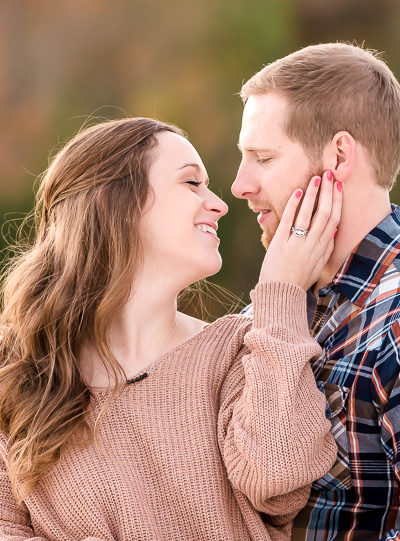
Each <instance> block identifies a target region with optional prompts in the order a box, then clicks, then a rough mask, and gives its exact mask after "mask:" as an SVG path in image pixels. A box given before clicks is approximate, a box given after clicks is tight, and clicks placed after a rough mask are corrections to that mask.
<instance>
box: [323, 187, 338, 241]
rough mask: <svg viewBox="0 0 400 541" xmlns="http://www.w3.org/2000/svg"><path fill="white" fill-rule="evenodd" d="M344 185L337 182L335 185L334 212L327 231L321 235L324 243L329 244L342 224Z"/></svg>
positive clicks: (333, 196) (333, 195)
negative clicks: (340, 223)
mask: <svg viewBox="0 0 400 541" xmlns="http://www.w3.org/2000/svg"><path fill="white" fill-rule="evenodd" d="M342 196H343V193H342V183H341V182H339V181H337V182H335V183H334V185H333V194H332V210H331V215H330V217H329V220H328V223H327V224H326V227H325V230H324V231H323V233H322V235H321V242H322V243H324V244H325V243H329V240H330V239H331V238H333V237H334V235H335V231H336V230H337V227H338V225H339V222H340V216H341V212H342Z"/></svg>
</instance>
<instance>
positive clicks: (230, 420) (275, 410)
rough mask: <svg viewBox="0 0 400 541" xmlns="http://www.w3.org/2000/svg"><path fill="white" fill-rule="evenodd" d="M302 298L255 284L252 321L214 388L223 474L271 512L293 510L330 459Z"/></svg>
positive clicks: (289, 288) (315, 350) (288, 287)
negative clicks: (219, 384) (219, 389)
mask: <svg viewBox="0 0 400 541" xmlns="http://www.w3.org/2000/svg"><path fill="white" fill-rule="evenodd" d="M305 296H306V293H305V291H304V290H302V289H301V288H300V287H298V286H294V285H292V284H286V283H280V282H270V283H264V284H260V285H258V286H257V287H256V289H255V291H254V292H252V300H253V303H254V320H253V326H252V329H251V330H250V332H248V333H247V335H246V337H245V347H244V348H243V350H242V351H241V353H240V354H239V355H238V357H237V359H235V362H234V363H233V365H232V367H231V370H230V371H229V373H228V375H227V377H226V379H225V382H224V384H223V387H222V392H221V401H220V414H219V423H218V437H219V444H220V449H221V454H222V456H223V459H224V462H225V465H226V468H227V472H228V477H229V479H230V481H231V483H232V486H233V487H234V488H235V489H236V490H239V491H240V492H242V493H244V494H245V495H246V496H247V498H248V499H249V500H250V501H251V503H252V504H253V506H254V507H256V509H258V510H259V511H262V512H264V513H267V514H270V515H293V514H295V513H296V512H298V511H299V510H300V509H301V508H302V507H303V506H304V505H305V503H306V501H307V497H308V493H309V488H308V487H309V485H310V484H311V482H312V481H314V480H315V479H318V478H319V477H321V476H322V475H324V474H325V473H326V472H327V471H328V470H329V469H330V467H331V466H332V464H333V462H334V460H335V457H336V445H335V443H334V439H333V437H332V436H331V434H330V432H329V431H330V423H329V421H328V420H327V419H326V418H325V399H324V396H323V394H322V393H321V392H320V391H319V390H318V389H317V386H316V384H315V380H314V376H313V373H312V370H311V366H310V362H309V360H310V359H312V358H313V357H316V356H318V355H319V353H320V351H321V349H320V347H319V346H318V344H317V343H316V342H315V341H314V340H313V339H312V338H311V337H310V335H309V332H308V327H307V318H306V308H305ZM290 493H291V494H290ZM283 495H285V497H282V496H283Z"/></svg>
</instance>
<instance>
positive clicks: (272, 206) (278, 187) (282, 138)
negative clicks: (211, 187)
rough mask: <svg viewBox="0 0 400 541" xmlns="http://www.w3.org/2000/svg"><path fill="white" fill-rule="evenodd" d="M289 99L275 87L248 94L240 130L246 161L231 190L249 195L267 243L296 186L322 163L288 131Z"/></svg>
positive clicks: (318, 171) (319, 171)
mask: <svg viewBox="0 0 400 541" xmlns="http://www.w3.org/2000/svg"><path fill="white" fill-rule="evenodd" d="M286 105H287V100H286V98H284V97H282V96H280V95H278V94H276V93H268V94H259V95H254V96H250V98H249V99H248V100H247V102H246V105H245V107H244V111H243V120H242V128H241V130H240V136H239V149H240V151H241V152H242V161H241V164H240V167H239V170H238V173H237V176H236V179H235V182H234V183H233V185H232V193H233V195H235V196H236V197H239V198H240V199H247V200H248V202H249V207H250V208H251V209H252V210H253V211H254V212H256V213H257V214H258V217H257V221H258V223H259V224H260V226H261V228H262V230H263V234H262V237H261V240H262V243H263V244H264V246H265V248H267V247H268V245H269V243H270V242H271V239H272V237H273V236H274V233H275V231H276V228H277V227H278V224H279V221H280V219H281V216H282V212H283V210H284V208H285V205H286V203H287V201H288V199H289V197H290V196H291V194H292V193H293V192H294V190H295V189H296V188H302V189H303V190H304V189H305V188H306V186H307V185H308V183H309V181H310V179H311V177H312V176H314V175H320V174H322V166H321V167H320V166H319V164H315V163H312V162H311V160H310V159H309V158H308V156H307V155H306V153H305V151H304V148H303V147H302V145H301V144H300V143H297V142H295V141H292V140H291V139H289V137H288V136H287V135H286V133H285V130H284V125H285V114H286V111H285V110H286ZM298 225H299V226H301V224H298Z"/></svg>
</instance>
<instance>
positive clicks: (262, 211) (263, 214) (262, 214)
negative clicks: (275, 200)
mask: <svg viewBox="0 0 400 541" xmlns="http://www.w3.org/2000/svg"><path fill="white" fill-rule="evenodd" d="M251 210H252V211H253V212H256V213H257V214H258V216H257V222H258V223H259V224H260V225H262V224H263V223H264V222H265V221H266V220H267V219H268V215H269V214H270V213H271V209H266V208H258V207H251Z"/></svg>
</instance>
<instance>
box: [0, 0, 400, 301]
mask: <svg viewBox="0 0 400 541" xmlns="http://www.w3.org/2000/svg"><path fill="white" fill-rule="evenodd" d="M399 14H400V4H399V3H398V2H397V1H394V0H338V1H337V2H335V3H327V2H325V1H319V0H296V1H295V0H247V1H246V2H244V1H239V0H229V1H228V0H219V1H218V2H215V1H212V0H203V2H201V3H200V2H190V1H189V2H187V1H186V2H183V1H182V0H169V1H168V2H163V1H161V0H153V1H152V2H148V1H147V2H146V1H145V0H132V1H131V0H114V1H113V2H108V1H107V0H85V1H82V0H68V2H53V1H52V0H35V2H30V1H29V0H13V1H7V0H0V77H1V80H2V85H1V86H0V98H1V102H2V103H3V108H2V111H1V113H0V163H1V171H0V201H1V203H0V207H1V210H2V211H3V212H2V216H3V222H4V221H5V220H7V219H8V220H9V219H10V218H11V217H12V214H11V215H10V214H8V213H9V212H10V211H11V212H16V213H21V212H24V211H26V210H28V209H29V208H30V207H31V205H32V201H33V182H34V179H35V177H36V175H38V174H39V173H40V172H41V171H42V170H43V169H45V167H46V165H47V158H48V155H49V152H54V151H55V150H56V149H57V148H59V146H60V145H61V144H62V143H63V142H64V141H66V140H67V139H68V138H69V137H70V136H71V135H72V134H74V133H75V132H76V131H77V130H78V129H79V127H80V126H81V125H82V123H83V122H85V120H86V119H87V117H88V116H90V115H93V116H94V117H106V118H117V117H121V116H126V115H132V116H156V117H158V118H160V119H162V120H165V121H167V122H173V123H176V124H178V125H180V126H181V127H182V128H183V129H185V131H186V132H187V133H188V134H189V138H190V139H191V141H192V142H193V144H194V145H195V146H196V148H198V150H199V152H200V155H201V156H202V157H203V160H204V162H205V164H206V167H207V169H208V172H209V175H210V178H211V181H212V184H213V187H214V189H215V190H216V191H217V192H218V193H219V194H220V195H222V197H223V198H224V199H225V200H226V201H227V202H228V204H229V206H230V213H229V214H228V215H227V217H225V218H224V219H223V220H222V221H221V229H220V230H221V236H222V239H223V241H222V243H221V252H222V255H223V259H224V267H223V270H222V271H221V273H220V274H219V275H218V276H217V277H215V279H214V280H215V281H216V282H218V283H220V284H222V285H224V286H225V287H227V288H229V289H231V290H232V291H234V292H235V293H237V294H242V293H243V294H245V295H247V292H248V291H249V289H250V288H251V287H253V285H254V283H255V282H256V280H257V275H258V268H259V264H260V261H261V258H262V254H263V249H262V247H261V245H260V242H259V236H260V233H259V228H258V224H257V222H256V220H255V218H254V215H253V214H252V213H250V212H249V211H248V210H247V205H246V203H245V202H243V201H237V200H235V199H234V198H233V196H231V194H230V184H231V183H232V181H233V179H234V177H235V173H236V169H237V166H238V164H239V159H240V157H239V153H238V151H237V148H236V143H237V137H238V133H239V129H240V121H241V112H242V105H241V102H240V99H239V97H238V96H237V93H238V91H239V90H240V87H241V84H242V82H243V81H244V80H246V79H247V78H248V77H249V76H251V75H252V74H253V73H254V72H255V71H257V70H258V69H260V68H261V67H262V65H264V64H266V63H268V62H270V61H273V60H274V59H276V58H278V57H281V56H283V55H285V54H287V53H289V52H291V51H292V50H295V49H297V48H299V47H302V46H305V45H308V44H310V43H316V42H320V41H335V40H338V39H340V40H348V41H353V40H356V41H357V42H358V43H363V42H364V41H365V43H366V45H367V46H369V47H371V48H375V49H378V50H384V51H386V55H385V58H386V59H387V60H388V61H389V64H390V66H391V68H392V69H393V70H394V72H395V73H397V74H399V73H400V55H399V54H398V51H399V47H398V45H399V40H400V36H399V34H398V32H397V27H396V22H397V21H398V17H399ZM393 196H394V200H397V201H399V200H400V192H398V191H397V189H395V190H394V192H393ZM8 229H10V231H11V232H12V231H14V229H13V228H8V227H5V228H3V231H5V232H6V233H7V230H8ZM11 236H12V235H11Z"/></svg>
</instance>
